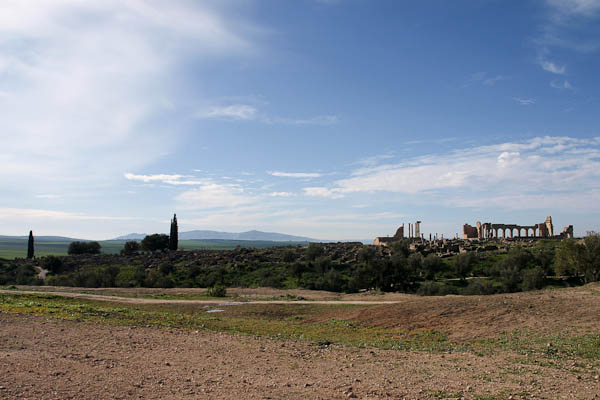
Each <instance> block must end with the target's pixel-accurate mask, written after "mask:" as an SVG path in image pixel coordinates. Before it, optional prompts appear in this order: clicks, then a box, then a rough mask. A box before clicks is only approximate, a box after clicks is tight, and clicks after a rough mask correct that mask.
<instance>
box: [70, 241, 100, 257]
mask: <svg viewBox="0 0 600 400" xmlns="http://www.w3.org/2000/svg"><path fill="white" fill-rule="evenodd" d="M100 248H101V246H100V243H98V242H71V244H69V249H68V250H67V252H68V253H69V254H100Z"/></svg>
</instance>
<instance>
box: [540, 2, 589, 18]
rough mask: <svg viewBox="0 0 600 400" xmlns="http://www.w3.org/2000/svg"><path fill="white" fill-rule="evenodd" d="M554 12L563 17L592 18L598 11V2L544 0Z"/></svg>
mask: <svg viewBox="0 0 600 400" xmlns="http://www.w3.org/2000/svg"><path fill="white" fill-rule="evenodd" d="M546 3H547V4H548V5H549V6H550V7H552V8H553V9H554V10H555V11H557V12H559V13H560V14H565V15H583V16H588V17H591V16H594V15H595V14H596V13H597V12H598V11H600V0H546Z"/></svg>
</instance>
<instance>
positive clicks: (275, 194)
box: [269, 192, 294, 197]
mask: <svg viewBox="0 0 600 400" xmlns="http://www.w3.org/2000/svg"><path fill="white" fill-rule="evenodd" d="M269 196H271V197H293V196H294V193H292V192H271V193H269Z"/></svg>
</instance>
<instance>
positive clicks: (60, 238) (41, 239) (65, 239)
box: [0, 235, 86, 242]
mask: <svg viewBox="0 0 600 400" xmlns="http://www.w3.org/2000/svg"><path fill="white" fill-rule="evenodd" d="M0 239H13V240H29V236H2V235H0ZM33 239H34V240H35V241H37V242H75V241H83V242H85V241H86V240H84V239H73V238H69V237H64V236H35V235H33Z"/></svg>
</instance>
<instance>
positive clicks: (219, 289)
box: [206, 285, 227, 297]
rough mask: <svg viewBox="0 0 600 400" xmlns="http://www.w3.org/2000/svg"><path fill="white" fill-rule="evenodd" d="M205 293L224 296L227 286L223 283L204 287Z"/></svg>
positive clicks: (212, 295)
mask: <svg viewBox="0 0 600 400" xmlns="http://www.w3.org/2000/svg"><path fill="white" fill-rule="evenodd" d="M206 295H207V296H209V297H226V296H227V288H225V286H223V285H215V286H213V287H210V288H208V289H206Z"/></svg>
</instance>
